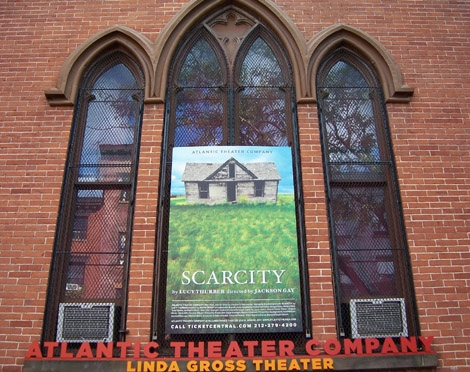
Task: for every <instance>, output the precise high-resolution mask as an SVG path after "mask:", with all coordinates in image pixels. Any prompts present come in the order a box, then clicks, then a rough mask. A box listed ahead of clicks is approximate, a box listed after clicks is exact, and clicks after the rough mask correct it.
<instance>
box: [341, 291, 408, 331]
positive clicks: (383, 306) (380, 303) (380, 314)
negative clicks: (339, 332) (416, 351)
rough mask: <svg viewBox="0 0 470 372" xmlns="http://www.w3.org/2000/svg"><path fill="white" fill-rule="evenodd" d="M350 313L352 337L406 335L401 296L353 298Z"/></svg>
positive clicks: (403, 306) (403, 303)
mask: <svg viewBox="0 0 470 372" xmlns="http://www.w3.org/2000/svg"><path fill="white" fill-rule="evenodd" d="M350 314H351V329H352V337H353V338H367V337H379V338H380V337H407V336H408V328H407V325H406V312H405V300H404V299H403V298H384V299H360V300H359V299H353V300H351V301H350Z"/></svg>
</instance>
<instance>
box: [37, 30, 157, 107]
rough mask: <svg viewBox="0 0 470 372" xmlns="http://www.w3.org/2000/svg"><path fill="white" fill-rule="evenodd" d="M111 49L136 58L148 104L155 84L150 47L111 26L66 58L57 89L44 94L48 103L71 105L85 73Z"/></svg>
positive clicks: (131, 32)
mask: <svg viewBox="0 0 470 372" xmlns="http://www.w3.org/2000/svg"><path fill="white" fill-rule="evenodd" d="M110 50H115V51H118V50H121V51H123V52H124V53H126V54H128V55H130V56H132V57H134V58H135V59H136V61H137V62H138V63H139V64H140V66H141V68H142V71H143V73H144V77H145V81H146V84H145V87H146V88H145V101H146V102H148V101H151V100H152V98H153V97H152V96H153V94H152V88H151V87H152V83H153V81H154V68H153V63H152V54H153V50H154V48H153V44H152V43H151V42H150V41H149V40H148V39H147V38H145V37H144V36H142V35H141V34H140V33H138V32H136V31H134V30H132V29H130V28H127V27H123V26H114V27H111V28H109V29H106V30H103V31H101V32H98V33H97V34H95V35H93V36H92V37H90V38H89V39H87V40H86V41H85V42H83V43H82V44H81V45H80V46H79V47H78V48H77V49H76V50H75V51H74V52H73V53H72V54H70V55H69V57H68V58H67V59H66V60H65V62H64V64H63V65H62V67H61V69H60V71H59V75H58V78H57V83H56V87H55V88H52V89H48V90H46V91H45V92H44V93H45V95H46V99H47V100H48V102H49V104H50V105H51V106H73V105H74V104H75V101H76V98H77V94H78V90H79V87H80V84H81V81H82V77H83V74H84V72H85V71H86V69H87V68H88V67H89V66H90V64H91V63H92V62H93V61H95V60H96V58H97V57H99V56H100V55H102V54H103V53H105V52H107V51H110Z"/></svg>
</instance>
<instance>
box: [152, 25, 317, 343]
mask: <svg viewBox="0 0 470 372" xmlns="http://www.w3.org/2000/svg"><path fill="white" fill-rule="evenodd" d="M258 37H261V38H262V39H263V41H264V42H266V43H267V45H269V47H270V48H271V49H272V51H273V53H274V55H275V56H276V58H277V59H278V63H279V64H280V67H281V70H282V72H283V74H284V77H285V78H286V80H285V81H286V84H285V86H283V87H282V89H283V91H284V92H285V95H284V97H285V107H284V110H285V113H286V117H285V120H286V127H285V134H286V137H287V144H286V145H285V146H289V147H291V149H292V156H293V170H294V174H295V176H294V189H295V191H294V192H295V200H296V217H297V234H298V251H299V272H300V275H299V276H300V281H301V292H302V293H301V299H302V319H303V329H304V337H307V338H310V337H311V312H310V295H309V286H308V282H309V279H308V278H309V273H308V262H307V248H306V247H307V245H306V234H305V221H304V220H305V218H304V211H303V202H302V201H303V190H302V174H301V165H300V145H299V133H298V126H297V107H296V99H295V86H294V81H293V72H292V68H291V65H290V62H289V59H288V58H289V57H288V55H287V53H286V52H285V51H284V50H283V47H282V45H281V43H280V41H278V40H277V38H276V37H275V36H274V35H273V34H271V32H270V31H269V30H268V29H266V28H265V27H264V26H262V25H261V24H258V25H256V26H254V27H253V28H252V29H251V31H250V32H249V34H248V36H247V37H246V39H245V40H243V42H242V44H241V46H240V49H239V50H238V52H237V54H236V56H235V58H234V61H235V62H232V63H231V62H230V61H229V59H228V58H227V57H226V55H225V53H224V52H223V47H222V45H221V44H219V42H218V41H217V40H216V38H215V36H214V35H213V34H212V33H211V32H210V31H209V30H208V29H207V28H206V27H205V26H202V25H201V26H197V27H196V28H195V29H194V30H192V31H190V32H189V33H188V34H187V35H186V36H185V38H183V41H182V42H181V43H180V46H179V47H178V48H177V49H176V51H175V53H174V55H173V60H174V61H175V63H172V69H170V72H169V78H168V87H167V91H166V93H167V99H166V100H165V104H166V106H165V122H164V131H163V140H162V152H161V167H160V177H159V202H158V210H157V234H156V260H155V282H154V295H153V299H154V303H153V309H152V324H151V334H152V336H151V338H152V340H159V341H160V342H162V341H163V340H164V339H166V336H165V332H164V330H163V328H162V320H161V319H164V317H165V301H166V300H165V298H164V297H165V289H166V269H167V268H166V258H165V257H164V253H163V252H166V251H167V245H168V220H167V217H165V214H166V213H168V211H169V202H170V182H169V181H170V179H171V174H170V172H171V163H172V160H171V156H172V155H171V153H172V150H173V147H174V139H175V129H174V128H175V124H174V118H175V112H176V99H175V92H177V91H178V89H180V88H179V87H178V86H177V80H178V74H177V73H176V71H179V70H180V68H181V66H182V64H183V63H184V60H185V59H184V58H183V57H184V56H186V55H187V52H188V51H189V50H190V49H191V48H192V46H194V45H195V44H196V43H197V42H198V40H199V38H204V39H205V41H207V42H208V43H209V45H211V46H212V48H213V50H214V53H215V54H216V56H217V59H218V61H219V62H220V63H221V66H222V68H221V69H222V71H223V73H224V77H223V80H224V84H225V85H224V86H222V87H219V89H220V90H221V91H222V92H224V94H226V97H227V99H224V100H223V104H224V107H226V110H224V113H226V114H224V120H225V121H224V122H226V123H228V125H224V130H223V133H224V135H223V140H222V142H221V143H220V144H219V145H226V146H227V145H229V146H230V145H238V144H239V143H238V141H237V139H236V137H237V136H236V135H235V133H236V131H238V124H237V122H236V121H237V115H236V112H237V109H238V107H239V103H238V102H237V97H236V96H237V93H238V91H240V89H241V88H242V87H241V85H240V84H238V83H237V82H236V79H235V78H233V76H238V75H237V74H239V68H238V69H236V68H234V67H233V66H234V65H235V66H241V63H240V62H239V61H243V59H244V56H245V55H246V53H247V52H248V50H249V49H250V47H251V45H252V44H253V42H254V41H255V40H256V39H257V38H258ZM181 56H182V57H181ZM232 72H233V75H232ZM287 77H288V78H287ZM230 103H231V104H230ZM234 335H235V336H234V337H235V338H236V337H238V336H240V335H242V337H243V334H234ZM256 335H257V336H258V337H261V338H263V339H264V338H267V339H272V338H283V337H289V335H288V334H275V333H266V334H256ZM178 336H180V337H181V335H173V338H175V337H176V338H177V339H178ZM193 336H194V335H193ZM226 336H227V335H216V334H212V335H211V337H212V338H215V339H219V338H220V339H224V338H225V337H226ZM163 348H164V346H162V349H163Z"/></svg>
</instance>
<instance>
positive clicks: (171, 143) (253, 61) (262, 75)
mask: <svg viewBox="0 0 470 372" xmlns="http://www.w3.org/2000/svg"><path fill="white" fill-rule="evenodd" d="M196 36H197V37H200V35H198V34H196ZM188 45H190V46H189V47H188ZM185 48H186V49H185ZM215 48H216V47H214V46H211V45H209V43H208V42H205V41H204V40H203V41H200V40H199V41H196V42H191V41H187V42H186V43H183V45H182V47H181V49H180V51H179V53H177V54H176V58H175V69H174V71H172V73H171V74H170V82H173V83H172V86H170V87H169V89H168V94H169V99H168V102H169V106H170V107H169V110H168V112H169V117H168V118H167V119H168V121H169V133H168V138H169V140H168V143H167V145H168V146H167V148H166V149H164V151H168V152H167V155H166V157H164V162H165V163H164V166H163V167H162V168H163V170H162V172H163V173H162V180H161V181H163V180H165V181H164V182H163V184H162V189H161V195H162V196H163V195H166V197H165V198H164V199H163V200H162V203H163V207H162V208H161V209H160V215H159V221H160V222H161V226H160V230H159V237H158V238H159V239H158V242H159V243H160V245H161V249H160V251H159V252H160V253H161V254H160V256H159V257H158V259H159V263H158V265H159V268H160V275H159V278H158V282H157V286H156V287H157V294H158V296H157V304H156V309H157V311H156V314H155V318H154V334H153V336H154V338H155V339H157V340H158V342H159V345H160V349H159V351H160V354H161V355H162V356H171V354H172V349H171V348H169V343H170V342H171V341H177V340H185V341H196V342H197V341H199V340H200V341H204V340H221V341H222V342H223V346H222V347H223V348H226V347H227V346H228V345H229V342H230V341H232V340H237V341H239V342H242V341H244V340H257V341H259V340H262V339H285V338H288V339H292V340H294V341H295V343H296V346H298V347H299V348H300V349H302V348H303V344H304V342H305V334H304V333H301V332H296V333H294V332H292V333H261V331H258V332H256V331H254V330H251V331H249V332H238V333H237V332H234V333H230V334H225V333H224V334H222V333H217V332H213V331H211V330H206V331H202V332H200V331H197V330H195V331H194V333H192V334H174V333H171V332H167V330H166V327H165V326H166V324H165V312H166V309H167V307H168V306H167V304H166V281H167V265H168V254H169V253H168V236H169V212H170V205H169V204H170V197H168V196H170V179H171V167H172V154H171V149H172V148H173V147H184V146H214V145H242V146H289V145H291V144H292V143H291V142H289V139H291V138H292V135H291V134H289V131H292V111H291V108H292V99H293V91H292V86H291V84H290V82H291V78H290V69H289V67H288V64H287V63H286V61H285V60H282V58H280V56H279V54H276V53H274V51H273V49H272V48H271V46H270V44H269V43H268V42H266V41H265V39H263V38H262V37H258V38H256V39H255V40H252V41H251V42H250V43H248V44H246V45H245V47H244V48H243V47H242V49H241V50H240V51H239V54H238V57H237V58H236V59H235V63H234V65H233V66H230V68H227V67H225V61H224V59H223V58H218V57H217V55H219V54H218V52H217V51H216V49H215ZM194 56H197V58H195V57H194ZM179 60H183V61H184V62H183V63H182V64H181V67H178V61H179ZM214 64H216V65H217V67H214V66H213V65H214ZM225 70H228V72H227V76H228V77H227V78H226V77H224V76H225V75H224V71H225ZM207 71H214V74H212V73H208V72H207ZM219 72H220V73H219ZM192 75H194V76H192ZM227 82H228V83H227ZM228 172H229V174H230V170H228ZM196 191H197V192H198V193H199V197H201V198H204V197H207V196H208V192H209V190H208V189H207V190H206V188H205V187H204V185H203V184H199V186H198V189H197V190H196ZM256 192H257V193H258V195H261V194H262V192H263V190H261V189H260V186H259V185H258V189H257V190H256ZM227 195H228V194H227ZM227 198H230V197H229V196H227ZM216 228H217V227H216V226H214V230H216ZM231 235H235V236H236V233H233V234H231ZM188 236H190V239H193V240H196V239H197V240H202V241H206V242H211V238H210V237H203V236H200V235H198V231H197V230H195V229H194V230H191V231H188ZM231 238H233V236H232V237H231ZM209 244H210V243H209ZM207 249H210V247H207V248H206V250H207ZM196 253H197V252H196ZM173 254H175V252H173ZM253 255H256V252H253ZM181 259H182V260H183V258H181ZM214 259H215V260H216V259H217V258H216V257H214ZM184 260H195V258H193V257H192V256H191V255H189V254H186V255H184ZM194 265H195V267H197V261H194ZM240 306H242V305H241V304H240ZM224 307H225V308H226V309H227V311H229V310H230V311H231V312H235V309H229V308H228V307H227V305H226V304H224ZM194 308H195V307H193V309H194ZM202 308H203V305H201V309H202ZM212 315H214V314H213V312H212V311H211V310H209V312H208V313H207V316H208V317H210V316H212ZM168 316H169V315H168ZM253 316H255V315H253ZM227 319H229V315H227ZM199 332H200V333H199ZM167 347H168V348H167ZM184 352H186V351H185V350H183V353H184ZM255 353H256V354H259V353H260V350H259V348H256V350H255ZM182 356H184V355H182Z"/></svg>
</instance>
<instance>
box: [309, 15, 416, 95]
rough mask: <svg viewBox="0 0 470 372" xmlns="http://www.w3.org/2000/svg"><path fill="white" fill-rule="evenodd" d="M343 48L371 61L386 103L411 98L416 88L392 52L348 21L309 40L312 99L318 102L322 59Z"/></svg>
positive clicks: (331, 27) (310, 93)
mask: <svg viewBox="0 0 470 372" xmlns="http://www.w3.org/2000/svg"><path fill="white" fill-rule="evenodd" d="M340 47H346V48H349V49H351V50H353V51H355V52H356V53H358V54H359V55H361V56H363V57H364V58H365V59H366V60H368V61H369V62H370V63H371V64H372V66H373V67H374V68H375V71H376V73H377V75H378V77H379V79H380V83H381V84H382V88H383V91H384V95H385V101H386V102H409V101H410V99H411V96H412V95H413V92H414V89H413V88H411V87H409V86H408V85H406V84H405V83H404V82H403V78H402V73H401V70H400V68H399V66H398V65H397V63H396V62H395V60H394V59H393V57H392V55H391V54H390V53H389V52H388V51H387V50H386V49H385V47H384V46H383V45H382V44H381V43H380V42H379V41H377V40H376V39H374V38H373V37H372V36H370V35H368V34H366V33H364V32H362V31H360V30H358V29H356V28H354V27H351V26H349V25H346V24H335V25H332V26H330V27H328V28H326V29H325V30H323V31H322V32H320V33H319V34H318V35H316V37H315V38H314V39H312V40H311V41H310V42H309V43H308V56H309V58H308V61H309V63H308V77H309V82H310V85H309V87H308V92H307V97H311V98H310V99H309V101H312V102H315V101H316V96H315V95H316V86H315V81H316V79H315V76H316V75H317V71H318V68H319V66H320V64H321V62H322V61H323V59H324V58H325V57H326V56H327V55H328V54H329V53H331V52H333V51H334V50H336V49H338V48H340Z"/></svg>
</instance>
